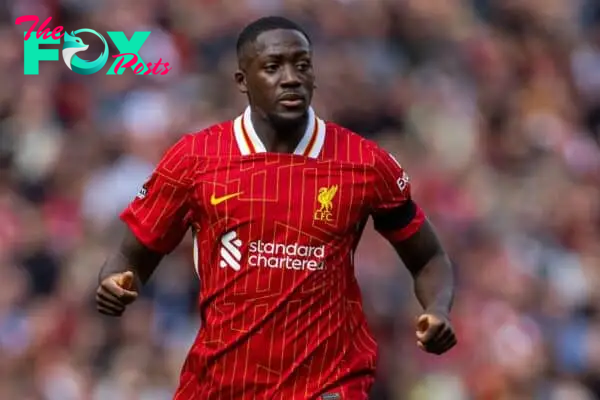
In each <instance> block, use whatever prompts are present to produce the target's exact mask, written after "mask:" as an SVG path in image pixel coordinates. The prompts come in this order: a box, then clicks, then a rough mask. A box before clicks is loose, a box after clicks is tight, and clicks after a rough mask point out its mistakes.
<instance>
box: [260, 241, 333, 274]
mask: <svg viewBox="0 0 600 400" xmlns="http://www.w3.org/2000/svg"><path fill="white" fill-rule="evenodd" d="M248 253H249V254H248V265H250V266H251V267H263V268H283V269H293V270H309V271H318V270H322V269H323V268H324V267H325V266H324V263H323V259H324V257H325V246H306V245H300V244H298V243H293V244H284V243H274V242H263V241H262V240H258V241H255V242H250V243H249V245H248Z"/></svg>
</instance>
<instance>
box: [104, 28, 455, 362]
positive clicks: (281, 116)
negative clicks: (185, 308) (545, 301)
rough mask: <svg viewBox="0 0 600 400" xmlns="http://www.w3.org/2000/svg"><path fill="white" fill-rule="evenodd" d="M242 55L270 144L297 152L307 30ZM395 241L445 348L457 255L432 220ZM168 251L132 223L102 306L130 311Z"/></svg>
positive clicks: (422, 323) (310, 80) (434, 341)
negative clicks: (147, 240) (149, 243)
mask: <svg viewBox="0 0 600 400" xmlns="http://www.w3.org/2000/svg"><path fill="white" fill-rule="evenodd" d="M238 57H239V70H238V71H236V73H235V81H236V82H237V85H238V87H239V89H240V91H241V92H242V93H244V94H246V95H247V96H248V100H249V103H250V105H251V107H252V122H253V124H254V126H255V129H256V132H257V134H258V135H259V137H260V139H261V140H262V142H263V143H264V144H265V146H266V148H267V150H268V151H272V152H289V153H291V152H293V150H294V148H295V147H296V146H297V144H298V142H299V140H300V138H301V137H302V134H303V133H304V130H305V129H306V125H307V123H308V118H307V117H308V114H307V111H308V107H309V105H310V102H311V100H312V95H313V90H314V88H315V75H314V71H313V67H312V49H311V46H310V43H309V42H308V40H307V39H306V37H305V36H304V35H303V34H302V33H300V32H297V31H294V30H283V29H279V30H273V31H268V32H264V33H262V34H261V35H259V36H258V37H257V38H256V40H255V41H254V42H253V43H249V44H247V45H246V46H244V48H242V49H241V52H240V53H239V54H238ZM394 248H395V250H396V252H397V253H398V255H399V256H400V258H401V259H402V261H403V262H404V264H405V265H406V267H407V268H408V269H409V271H410V272H411V274H412V276H413V278H414V287H415V294H416V296H417V299H418V300H419V302H420V303H421V305H422V307H423V309H424V313H423V314H422V315H421V316H420V317H419V318H418V319H417V324H416V325H417V326H416V337H417V345H418V346H419V347H420V348H421V349H423V350H424V351H427V352H429V353H433V354H442V353H444V352H446V351H448V350H449V349H450V348H452V347H453V346H454V345H455V344H456V336H455V334H454V330H453V328H452V324H451V323H450V318H449V314H450V309H451V307H452V300H453V291H454V280H453V271H452V266H451V263H450V260H449V258H448V256H447V255H446V253H445V251H444V250H443V247H442V246H441V244H440V242H439V240H438V237H437V235H436V233H435V231H434V229H433V226H432V225H431V223H430V222H429V221H425V223H424V224H423V225H422V227H421V229H420V230H419V232H417V233H416V234H414V235H413V236H412V237H410V238H409V239H407V240H405V241H402V242H400V243H395V244H394ZM162 258H163V255H162V254H159V253H156V252H153V251H152V250H150V249H148V248H147V247H145V246H144V245H143V244H142V243H140V242H139V241H138V240H137V239H136V237H135V236H134V235H133V233H132V232H131V231H129V229H127V230H126V232H125V236H124V238H123V241H122V243H121V245H120V248H119V250H118V251H117V252H116V253H115V254H114V255H113V256H112V257H109V259H108V260H107V261H106V263H105V264H104V266H103V267H102V270H101V272H100V276H99V281H100V282H99V286H98V290H97V293H96V303H97V308H98V311H99V312H101V313H103V314H106V315H110V316H120V315H122V314H123V312H124V311H125V308H126V307H127V306H128V305H129V304H131V303H132V302H133V301H135V299H136V298H137V297H138V293H139V290H140V288H141V287H142V286H143V285H144V284H145V283H146V282H147V281H148V280H149V279H150V277H151V276H152V274H153V272H154V270H155V269H156V268H157V266H158V265H159V263H160V261H161V260H162Z"/></svg>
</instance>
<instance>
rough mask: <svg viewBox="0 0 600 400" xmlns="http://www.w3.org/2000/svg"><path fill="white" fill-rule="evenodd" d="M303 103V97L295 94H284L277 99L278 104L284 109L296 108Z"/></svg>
mask: <svg viewBox="0 0 600 400" xmlns="http://www.w3.org/2000/svg"><path fill="white" fill-rule="evenodd" d="M304 102H305V100H304V96H302V95H300V94H297V93H289V94H284V95H282V96H280V97H279V103H280V104H281V105H283V106H284V107H298V106H301V105H302V104H304Z"/></svg>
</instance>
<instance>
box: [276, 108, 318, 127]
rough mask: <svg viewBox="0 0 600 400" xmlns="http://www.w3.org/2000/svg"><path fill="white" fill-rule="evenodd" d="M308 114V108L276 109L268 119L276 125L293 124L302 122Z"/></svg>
mask: <svg viewBox="0 0 600 400" xmlns="http://www.w3.org/2000/svg"><path fill="white" fill-rule="evenodd" d="M307 115H308V108H306V107H302V108H297V109H284V110H277V112H275V113H273V114H271V115H270V116H269V119H270V120H271V123H273V125H276V126H294V125H297V124H300V123H303V122H304V121H305V119H306V116H307Z"/></svg>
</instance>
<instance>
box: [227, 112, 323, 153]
mask: <svg viewBox="0 0 600 400" xmlns="http://www.w3.org/2000/svg"><path fill="white" fill-rule="evenodd" d="M251 113H252V111H251V109H250V106H248V107H247V108H246V110H245V111H244V113H243V114H242V115H240V116H239V117H237V118H236V119H235V120H234V122H233V132H234V135H235V140H236V142H237V145H238V147H239V149H240V152H241V153H242V155H249V154H253V153H266V151H267V149H266V148H265V145H264V144H263V142H262V141H261V140H260V138H259V137H258V135H257V134H256V130H255V129H254V124H253V123H252V118H251ZM323 143H325V122H324V121H323V120H321V119H320V118H318V117H317V116H316V114H315V112H314V110H313V108H312V107H309V108H308V124H307V126H306V131H305V132H304V135H302V139H301V140H300V142H299V143H298V146H297V147H296V150H294V154H296V155H300V156H305V157H310V158H317V157H318V156H319V153H320V152H321V149H322V148H323Z"/></svg>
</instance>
